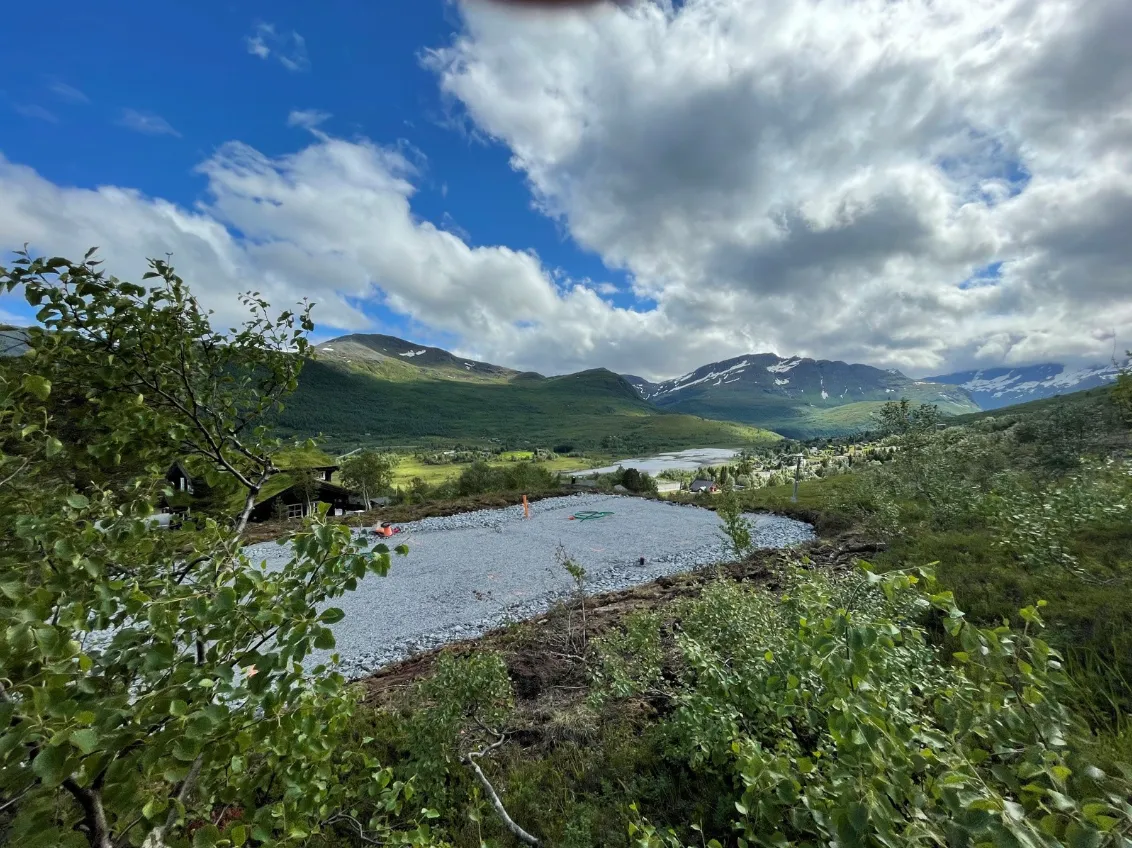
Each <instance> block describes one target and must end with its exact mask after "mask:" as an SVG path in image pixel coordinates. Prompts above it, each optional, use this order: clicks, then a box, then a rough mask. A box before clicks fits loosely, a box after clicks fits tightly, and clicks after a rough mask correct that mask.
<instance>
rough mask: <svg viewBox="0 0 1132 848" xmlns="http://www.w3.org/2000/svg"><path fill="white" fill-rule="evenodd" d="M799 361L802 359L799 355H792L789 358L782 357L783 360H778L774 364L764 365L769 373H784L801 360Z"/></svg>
mask: <svg viewBox="0 0 1132 848" xmlns="http://www.w3.org/2000/svg"><path fill="white" fill-rule="evenodd" d="M801 361H802V358H801V357H799V356H794V357H791V358H790V359H784V360H782V361H781V362H779V363H777V364H775V365H768V366H767V367H766V370H767V371H769V372H770V373H771V374H785V373H786V372H787V371H789V370H790V369H791V368H794V367H796V366H797V365H798V363H799V362H801Z"/></svg>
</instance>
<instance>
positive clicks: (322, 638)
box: [314, 627, 334, 651]
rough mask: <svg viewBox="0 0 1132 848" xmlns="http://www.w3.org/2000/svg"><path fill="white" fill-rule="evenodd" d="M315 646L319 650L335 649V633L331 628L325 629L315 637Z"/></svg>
mask: <svg viewBox="0 0 1132 848" xmlns="http://www.w3.org/2000/svg"><path fill="white" fill-rule="evenodd" d="M314 646H315V647H316V648H318V649H319V650H322V651H329V650H330V649H331V648H333V647H334V633H333V632H332V631H331V630H330V629H329V628H326V627H324V628H323V629H322V630H320V631H319V632H318V635H317V636H315V638H314Z"/></svg>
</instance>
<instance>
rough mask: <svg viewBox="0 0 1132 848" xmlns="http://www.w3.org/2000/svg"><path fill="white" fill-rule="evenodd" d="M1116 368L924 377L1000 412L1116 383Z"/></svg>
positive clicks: (1052, 367)
mask: <svg viewBox="0 0 1132 848" xmlns="http://www.w3.org/2000/svg"><path fill="white" fill-rule="evenodd" d="M1118 374H1120V366H1118V365H1116V364H1115V363H1113V364H1109V365H1093V366H1090V367H1086V368H1066V367H1065V366H1064V365H1058V364H1056V363H1052V362H1048V363H1045V364H1042V365H1028V366H1025V367H1022V368H985V369H982V370H980V371H959V372H957V373H955V374H944V375H942V376H939V377H926V378H925V379H927V380H929V381H931V382H933V383H946V384H948V385H949V386H958V387H959V388H961V389H963V390H964V391H966V392H967V393H968V394H969V395H970V396H971V399H972V400H974V401H975V403H977V404H978V405H979V407H980V408H981V409H1000V408H1002V407H1004V406H1013V405H1014V404H1016V403H1026V402H1027V401H1031V400H1041V399H1042V398H1047V397H1053V396H1054V395H1060V394H1066V393H1068V392H1077V391H1081V390H1082V389H1094V388H1096V387H1098V386H1104V385H1107V384H1109V383H1111V382H1113V381H1115V380H1116V377H1117V375H1118Z"/></svg>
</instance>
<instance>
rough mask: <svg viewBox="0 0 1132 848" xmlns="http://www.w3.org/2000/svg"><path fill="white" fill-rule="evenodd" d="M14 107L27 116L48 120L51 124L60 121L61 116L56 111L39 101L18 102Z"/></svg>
mask: <svg viewBox="0 0 1132 848" xmlns="http://www.w3.org/2000/svg"><path fill="white" fill-rule="evenodd" d="M12 108H14V109H15V110H16V111H17V112H18V113H19V114H21V115H23V116H24V117H25V118H34V119H35V120H37V121H47V123H49V124H57V123H59V118H58V116H56V114H55V113H54V112H52V111H51V110H49V109H46V108H44V107H43V106H40V105H39V104H37V103H27V104H22V103H20V104H16V105H15V106H14V107H12Z"/></svg>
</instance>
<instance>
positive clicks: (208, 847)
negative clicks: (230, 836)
mask: <svg viewBox="0 0 1132 848" xmlns="http://www.w3.org/2000/svg"><path fill="white" fill-rule="evenodd" d="M219 841H220V831H219V830H218V829H217V827H216V825H214V824H206V825H205V826H204V827H202V828H200V829H199V830H198V831H197V832H196V833H194V834H193V848H213V846H214V845H216V843H217V842H219Z"/></svg>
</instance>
